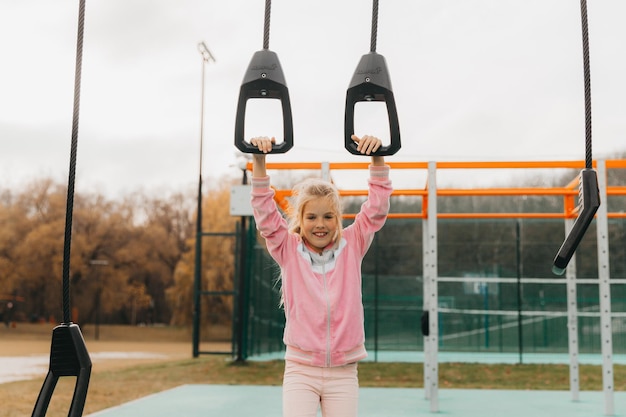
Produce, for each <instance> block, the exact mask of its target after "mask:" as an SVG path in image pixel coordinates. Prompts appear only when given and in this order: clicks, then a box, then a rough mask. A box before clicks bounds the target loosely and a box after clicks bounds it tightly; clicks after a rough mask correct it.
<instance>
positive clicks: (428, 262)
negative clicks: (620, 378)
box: [249, 160, 626, 415]
mask: <svg viewBox="0 0 626 417" xmlns="http://www.w3.org/2000/svg"><path fill="white" fill-rule="evenodd" d="M367 165H368V164H367V163H341V162H338V163H333V162H330V163H309V162H305V163H271V162H270V163H268V164H267V169H268V170H311V171H313V170H314V171H319V173H316V174H315V175H319V176H321V177H323V178H327V179H331V178H332V179H334V180H335V183H336V184H337V181H336V178H337V177H338V176H339V175H340V174H339V173H338V171H342V170H346V171H347V170H357V169H366V168H367ZM389 165H390V166H391V168H392V171H393V172H397V171H407V170H414V171H411V176H412V177H421V175H422V174H423V173H424V172H425V171H426V173H427V175H425V176H426V177H427V179H428V180H427V184H426V186H425V187H424V188H423V189H419V188H418V189H414V188H412V189H396V190H395V191H394V193H393V195H392V198H393V197H415V198H418V199H421V200H422V204H421V205H416V206H415V207H418V210H417V211H416V212H404V213H401V212H392V213H390V214H389V218H390V219H421V220H422V232H423V235H422V245H421V247H422V250H423V252H422V256H423V267H422V271H423V292H422V294H424V299H423V306H422V308H423V310H424V311H427V312H428V313H429V318H430V320H429V321H428V322H427V323H426V324H427V326H428V329H429V332H428V335H427V336H425V337H424V338H423V345H424V358H425V359H424V364H425V366H424V369H425V371H424V379H425V384H424V386H425V390H424V392H425V395H426V397H427V399H429V401H430V407H431V411H433V412H436V411H438V410H439V409H440V406H439V401H438V387H439V381H438V352H439V349H440V346H441V344H442V343H443V342H444V341H443V340H442V339H441V338H440V327H439V326H440V318H441V317H445V316H450V315H466V317H467V315H471V317H475V316H486V315H490V316H496V317H505V318H506V317H516V316H517V317H519V318H520V319H521V320H524V321H526V320H532V319H533V318H539V317H546V316H547V317H555V318H556V317H559V318H566V319H567V333H568V335H567V337H568V352H569V358H570V391H571V396H572V399H573V400H578V398H579V378H578V367H579V348H578V347H579V343H580V341H579V339H580V332H581V331H584V329H581V328H579V324H578V323H579V320H582V319H585V320H587V319H589V320H591V319H595V320H598V319H599V321H600V325H599V326H598V324H597V323H595V322H594V324H592V325H591V326H593V327H595V326H598V327H601V328H602V330H601V335H600V338H601V343H598V344H601V349H602V355H601V360H602V377H603V391H604V394H605V411H606V414H609V415H610V414H612V413H613V410H614V404H613V380H612V378H613V371H612V367H613V360H612V352H613V341H612V339H613V337H612V334H613V333H612V328H611V318H622V317H626V312H625V311H623V310H618V311H617V312H612V311H611V286H623V285H624V284H626V279H623V278H610V277H609V275H610V274H609V271H610V268H609V267H608V265H609V259H608V257H609V253H610V251H609V242H608V235H609V234H608V233H607V227H608V226H607V223H608V220H609V219H615V220H618V219H626V214H625V213H624V212H622V211H619V210H617V211H616V210H613V211H611V212H609V211H608V208H609V207H610V201H611V199H623V198H625V197H626V186H623V185H610V184H608V183H607V174H608V172H609V171H611V170H624V169H626V160H607V161H603V160H600V161H594V162H593V166H594V167H595V168H596V169H597V170H598V173H599V174H598V178H599V190H600V196H601V198H603V201H605V202H607V204H604V205H603V206H601V207H600V209H599V210H598V212H597V216H596V234H597V237H596V239H597V247H598V250H597V269H598V279H596V278H593V277H591V278H585V279H582V278H579V277H577V273H576V259H575V257H573V258H572V261H571V262H570V263H569V264H568V267H567V271H566V279H562V278H555V277H537V278H525V277H523V276H519V278H500V277H497V276H496V277H480V276H478V277H459V276H441V274H440V273H439V267H440V265H439V258H440V255H439V254H438V247H439V246H440V245H441V242H440V238H439V237H438V234H437V232H438V223H439V222H440V221H447V220H451V219H460V220H471V219H474V220H476V221H485V220H488V219H497V220H503V219H529V220H540V219H553V220H558V219H562V220H563V222H564V225H565V228H564V229H565V233H566V234H567V233H569V230H570V229H571V227H572V224H573V223H574V221H575V219H576V218H577V215H578V211H577V205H576V198H577V196H578V192H577V188H578V187H579V181H580V176H577V177H576V178H574V179H573V180H572V181H571V182H570V183H569V184H567V185H565V186H560V187H519V188H504V187H500V188H491V187H485V188H477V189H463V188H445V187H441V188H440V187H439V186H438V185H437V178H438V173H439V172H440V171H442V170H443V171H450V170H454V171H457V170H464V171H469V172H468V174H467V175H466V176H472V175H473V174H472V171H476V170H489V171H495V172H499V171H502V170H539V169H541V170H561V171H562V170H568V171H567V172H569V170H576V169H580V168H581V167H582V166H584V161H529V162H524V161H515V162H493V161H492V162H429V163H426V162H393V161H392V162H389ZM249 168H250V166H249ZM397 175H399V174H397ZM338 187H339V192H340V194H341V195H342V196H343V197H357V196H363V197H364V196H365V195H366V193H367V190H365V189H362V190H354V189H353V190H349V189H342V188H341V187H340V185H339V184H338ZM290 192H291V191H290V190H288V189H277V190H276V200H277V203H278V204H279V205H280V206H282V207H287V206H288V197H289V196H290ZM516 196H519V197H523V196H529V197H533V196H544V197H546V196H554V197H555V198H562V201H563V206H562V207H563V209H562V210H561V211H551V212H548V211H545V212H537V211H534V212H525V211H523V210H522V207H519V211H511V212H504V211H498V212H450V211H445V212H443V211H442V210H440V209H438V205H437V201H438V200H439V201H442V202H443V201H445V199H446V198H454V197H478V198H489V197H493V198H496V197H502V198H505V197H516ZM620 201H621V200H617V204H616V205H615V206H617V207H619V206H620V204H619V202H620ZM393 205H394V204H393V202H392V207H393ZM615 206H614V207H615ZM351 217H353V215H351V214H347V215H346V216H345V218H347V219H349V218H351ZM386 227H387V226H386ZM418 258H419V256H418ZM257 269H259V268H257ZM261 269H265V270H268V269H269V270H271V268H268V267H267V266H266V267H264V268H261ZM548 270H549V269H548ZM264 281H267V277H266V279H265V280H264ZM385 282H387V277H385ZM454 283H457V285H458V284H463V285H469V284H471V285H480V286H483V285H484V286H487V285H493V284H503V285H504V284H508V285H516V284H517V285H526V284H528V285H534V284H537V285H547V286H550V287H555V288H556V287H560V288H563V291H565V292H566V295H565V294H564V295H563V296H562V297H566V298H567V307H566V310H559V311H556V310H555V311H517V310H511V311H508V310H496V311H494V310H490V309H483V310H478V309H476V310H471V311H469V310H462V309H457V308H455V307H454V306H453V305H447V306H446V305H445V302H444V301H445V300H444V298H445V297H443V298H442V297H440V292H439V289H440V287H441V286H442V285H444V284H445V285H447V286H449V285H452V284H454ZM579 286H584V287H585V288H587V287H590V286H596V288H597V289H598V292H599V296H598V299H599V306H598V310H597V311H596V310H591V311H590V310H588V309H585V308H579V306H578V302H577V296H576V289H577V287H579ZM616 288H617V287H616ZM621 288H623V287H620V289H621ZM559 297H561V296H559ZM258 298H259V297H258V295H257V299H258ZM251 308H253V309H254V310H257V311H258V310H259V308H260V307H259V306H257V305H255V306H253V307H251ZM414 308H417V306H415V307H414ZM404 317H406V316H404ZM253 321H254V322H255V323H259V324H258V325H260V323H263V322H268V323H271V322H272V320H271V319H268V317H265V316H264V317H259V318H255V319H254V320H253ZM272 327H275V326H274V325H271V326H270V328H268V330H267V331H268V332H270V333H271V334H273V335H276V334H277V332H276V331H275V329H273V328H272ZM374 331H375V330H374ZM414 332H415V334H418V333H419V327H418V325H417V322H416V326H415V328H414ZM278 333H280V332H278ZM370 336H371V334H370ZM279 342H280V339H279V338H277V339H276V342H275V343H274V344H272V343H271V341H264V342H261V343H259V345H260V346H262V345H265V346H274V347H276V346H278V345H280V343H279ZM374 355H376V353H374Z"/></svg>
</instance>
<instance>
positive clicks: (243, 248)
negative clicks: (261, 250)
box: [236, 168, 248, 362]
mask: <svg viewBox="0 0 626 417" xmlns="http://www.w3.org/2000/svg"><path fill="white" fill-rule="evenodd" d="M242 171H243V177H242V179H241V184H242V185H246V184H248V172H247V171H246V168H243V169H242ZM239 232H240V237H239V239H240V244H239V288H238V291H237V293H238V302H237V307H238V308H237V314H238V315H239V318H238V323H239V329H237V330H238V331H237V354H236V361H237V362H244V361H245V360H246V356H247V347H246V346H245V343H246V339H247V338H246V325H247V320H246V311H247V309H246V305H245V303H246V301H247V300H246V296H245V295H246V288H247V287H246V284H247V283H246V275H247V270H248V268H247V267H246V260H247V257H248V254H247V252H248V251H247V249H248V248H247V246H248V243H247V239H246V233H247V232H248V226H247V218H246V216H241V228H240V231H239Z"/></svg>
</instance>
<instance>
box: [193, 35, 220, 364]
mask: <svg viewBox="0 0 626 417" xmlns="http://www.w3.org/2000/svg"><path fill="white" fill-rule="evenodd" d="M198 51H199V52H200V55H202V81H201V90H200V91H201V94H200V99H201V101H200V166H199V169H198V209H197V213H198V214H197V218H196V257H195V270H194V291H193V296H194V309H193V357H194V358H197V357H198V355H199V346H200V289H201V279H200V272H201V270H202V268H201V264H202V143H203V141H204V84H205V82H204V73H205V70H204V69H205V66H206V64H207V63H208V62H209V61H213V62H215V58H214V57H213V54H211V51H209V48H208V47H207V46H206V44H205V43H204V42H200V43H199V44H198Z"/></svg>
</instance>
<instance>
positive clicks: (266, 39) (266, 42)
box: [263, 0, 272, 50]
mask: <svg viewBox="0 0 626 417" xmlns="http://www.w3.org/2000/svg"><path fill="white" fill-rule="evenodd" d="M271 11H272V0H265V25H264V27H263V49H265V50H268V49H270V15H271Z"/></svg>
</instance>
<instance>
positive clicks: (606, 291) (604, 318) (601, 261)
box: [596, 160, 615, 416]
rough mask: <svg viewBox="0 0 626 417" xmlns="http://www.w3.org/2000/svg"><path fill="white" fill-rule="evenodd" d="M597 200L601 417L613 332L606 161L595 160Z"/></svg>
mask: <svg viewBox="0 0 626 417" xmlns="http://www.w3.org/2000/svg"><path fill="white" fill-rule="evenodd" d="M597 169H598V186H599V187H598V188H599V190H600V201H602V204H601V205H600V207H599V208H598V212H597V217H596V236H597V237H596V239H597V242H598V244H597V246H598V286H599V297H600V306H599V307H600V329H601V330H600V337H601V341H602V386H603V391H604V414H605V415H607V416H612V415H614V414H615V398H614V390H615V387H614V377H613V375H614V374H613V330H612V327H611V325H612V323H611V283H610V279H611V274H610V268H609V221H608V213H607V211H608V210H607V204H606V201H607V193H606V187H607V180H606V162H605V161H604V160H599V161H597Z"/></svg>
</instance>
